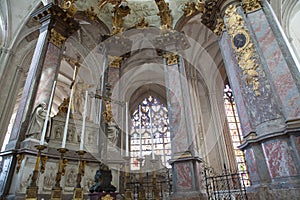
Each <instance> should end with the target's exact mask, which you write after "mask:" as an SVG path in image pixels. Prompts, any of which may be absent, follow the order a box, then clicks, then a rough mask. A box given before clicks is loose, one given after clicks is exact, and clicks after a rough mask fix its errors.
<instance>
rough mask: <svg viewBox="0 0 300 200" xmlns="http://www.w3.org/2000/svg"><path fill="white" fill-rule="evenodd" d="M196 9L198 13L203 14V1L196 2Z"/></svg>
mask: <svg viewBox="0 0 300 200" xmlns="http://www.w3.org/2000/svg"><path fill="white" fill-rule="evenodd" d="M196 9H197V10H198V11H199V12H200V13H203V12H204V11H205V9H204V0H198V1H197V4H196Z"/></svg>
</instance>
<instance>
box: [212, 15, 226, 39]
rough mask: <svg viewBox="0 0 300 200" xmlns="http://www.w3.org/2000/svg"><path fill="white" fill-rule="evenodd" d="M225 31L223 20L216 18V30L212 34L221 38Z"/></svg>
mask: <svg viewBox="0 0 300 200" xmlns="http://www.w3.org/2000/svg"><path fill="white" fill-rule="evenodd" d="M224 31H226V27H225V24H224V20H223V19H222V18H218V19H217V24H216V28H215V30H214V33H215V34H216V35H217V36H221V35H222V33H223V32H224Z"/></svg>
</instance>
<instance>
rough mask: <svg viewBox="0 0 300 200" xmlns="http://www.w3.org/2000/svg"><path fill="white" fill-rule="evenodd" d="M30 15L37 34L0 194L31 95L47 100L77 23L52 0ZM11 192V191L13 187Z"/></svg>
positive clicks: (7, 183)
mask: <svg viewBox="0 0 300 200" xmlns="http://www.w3.org/2000/svg"><path fill="white" fill-rule="evenodd" d="M32 17H34V18H35V19H36V20H39V21H40V23H41V27H40V35H39V38H38V41H37V45H36V49H35V51H34V55H33V58H32V62H31V65H30V68H29V72H28V76H27V79H26V82H25V86H24V89H23V93H22V96H21V100H20V104H19V108H18V111H17V114H16V119H15V122H14V125H13V129H12V133H11V136H10V139H9V143H8V145H7V146H6V151H7V152H6V156H5V157H4V163H5V166H3V169H2V172H1V175H0V177H1V180H3V182H1V183H0V194H1V196H3V194H4V193H7V192H8V189H9V187H10V181H11V178H12V176H11V175H12V174H13V173H14V168H15V164H16V157H15V155H14V152H15V151H16V150H17V149H18V148H19V147H20V142H21V141H22V140H24V138H25V133H26V131H27V128H28V125H29V116H30V114H31V112H32V110H33V106H34V99H35V97H36V96H37V99H39V100H40V101H44V102H45V103H48V102H49V98H50V94H51V88H52V84H53V80H55V79H56V76H57V71H58V66H59V61H60V55H61V49H62V46H63V43H64V41H65V40H66V38H68V37H69V36H70V35H71V34H72V33H73V32H74V31H75V30H77V29H78V27H79V25H78V23H77V22H76V21H75V20H74V19H73V18H71V17H69V16H67V14H66V13H65V12H64V11H63V10H62V9H61V8H59V7H58V6H57V5H53V4H47V5H46V6H44V7H43V8H41V9H40V10H38V11H36V12H34V13H33V14H32ZM42 74H43V76H42ZM41 77H45V80H47V81H46V82H43V84H41V86H40V87H39V88H41V90H40V91H42V92H40V94H41V93H43V95H45V96H46V98H43V99H40V98H39V97H40V95H39V92H37V91H38V84H39V82H40V80H41ZM42 81H43V80H42ZM12 192H13V193H14V192H15V191H12Z"/></svg>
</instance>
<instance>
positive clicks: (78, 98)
mask: <svg viewBox="0 0 300 200" xmlns="http://www.w3.org/2000/svg"><path fill="white" fill-rule="evenodd" d="M93 86H94V85H93V84H87V83H84V82H83V81H78V82H77V83H75V85H74V93H73V100H72V111H73V113H76V114H80V115H81V114H82V113H83V107H84V93H85V91H86V90H87V89H89V88H91V87H93Z"/></svg>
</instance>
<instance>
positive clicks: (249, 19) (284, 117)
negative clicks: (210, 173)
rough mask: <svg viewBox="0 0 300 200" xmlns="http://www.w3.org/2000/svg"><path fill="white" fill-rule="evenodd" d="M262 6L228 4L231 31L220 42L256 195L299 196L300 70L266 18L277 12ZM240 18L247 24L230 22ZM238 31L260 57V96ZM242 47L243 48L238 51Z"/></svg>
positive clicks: (252, 189) (256, 56)
mask: <svg viewBox="0 0 300 200" xmlns="http://www.w3.org/2000/svg"><path fill="white" fill-rule="evenodd" d="M227 6H229V5H227ZM248 6H249V5H248ZM262 6H263V9H259V8H258V9H257V8H256V9H253V10H251V11H249V10H248V9H249V7H247V8H246V6H244V8H242V7H240V6H237V8H236V9H232V7H227V8H224V9H223V10H227V11H226V12H227V14H226V15H225V17H224V22H225V25H226V28H227V30H226V32H224V33H223V34H222V35H221V37H220V40H219V44H220V49H221V51H222V54H223V58H224V62H225V65H226V71H227V74H228V77H229V80H230V83H231V86H232V88H233V91H234V95H235V99H236V100H237V101H236V104H237V108H238V111H239V114H240V117H241V123H242V127H243V131H246V133H244V137H245V139H244V143H243V144H242V145H241V149H242V150H245V157H246V163H247V166H248V169H249V175H250V180H251V182H252V188H251V189H250V190H249V191H253V193H251V195H250V198H253V199H264V198H266V197H268V198H276V199H287V198H292V199H293V198H295V197H296V196H297V194H299V192H300V188H299V183H300V182H299V180H300V179H299V176H300V174H299V171H300V166H299V163H300V160H299V147H298V145H299V143H298V142H297V138H298V137H299V131H298V130H299V128H300V123H299V122H300V118H299V114H300V113H299V107H300V93H299V89H300V87H299V82H298V81H297V80H299V78H300V77H299V72H297V73H295V72H296V71H297V70H296V66H295V62H293V61H292V60H291V59H292V58H291V57H290V56H287V55H288V51H289V50H288V49H287V47H285V46H284V45H280V44H282V43H284V41H283V37H279V36H280V32H279V31H278V27H277V28H276V26H277V24H275V23H274V22H272V21H270V17H269V18H268V17H267V16H266V12H267V14H270V13H271V12H268V9H269V8H267V7H264V6H266V4H263V5H262ZM250 7H251V6H250ZM244 9H245V10H244ZM229 11H230V13H228V12H229ZM226 12H225V13H226ZM245 13H246V14H245ZM232 14H233V15H232ZM230 16H233V17H232V18H231V17H230ZM238 18H240V19H241V20H242V23H240V21H238V20H236V21H235V24H234V23H233V22H232V21H230V20H233V19H238ZM232 24H234V25H232ZM237 24H242V26H240V27H239V26H238V25H237ZM233 28H234V29H233ZM276 30H277V31H276ZM239 31H240V32H239ZM243 31H244V32H243ZM238 33H243V34H246V35H247V36H246V37H248V39H247V42H248V43H246V45H248V44H252V45H253V46H252V47H253V50H254V51H253V52H252V53H253V54H252V57H249V58H248V59H253V58H255V59H256V64H257V68H256V69H254V70H255V71H256V72H257V76H255V77H256V78H257V79H256V80H257V81H258V83H259V85H258V90H257V91H258V92H259V94H257V93H256V92H255V89H254V86H253V82H251V83H250V84H247V81H246V76H247V72H248V71H247V70H246V71H243V70H245V68H243V63H242V62H240V61H241V59H240V58H241V57H239V56H240V54H241V53H243V48H244V47H237V46H234V40H235V36H236V35H237V34H238ZM252 47H250V48H252ZM237 48H240V49H239V50H238V51H237V50H236V49H237ZM246 48H248V47H246ZM248 53H249V52H248ZM242 59H245V57H244V58H243V57H242ZM244 61H245V62H247V61H249V60H246V59H245V60H244ZM253 80H255V79H252V80H251V81H253Z"/></svg>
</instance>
